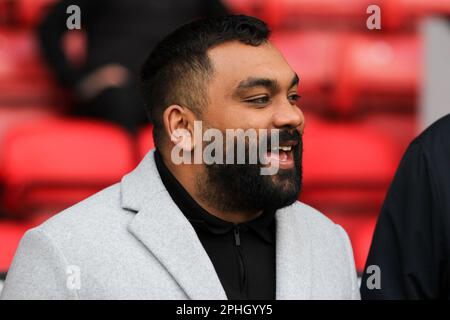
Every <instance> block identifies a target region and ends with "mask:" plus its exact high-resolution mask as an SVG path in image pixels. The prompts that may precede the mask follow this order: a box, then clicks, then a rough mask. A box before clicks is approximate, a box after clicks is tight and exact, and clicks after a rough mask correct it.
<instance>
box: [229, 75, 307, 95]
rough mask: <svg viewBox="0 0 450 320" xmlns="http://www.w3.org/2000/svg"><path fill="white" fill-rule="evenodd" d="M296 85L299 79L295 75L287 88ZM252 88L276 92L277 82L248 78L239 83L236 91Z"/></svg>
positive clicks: (267, 79)
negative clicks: (263, 88)
mask: <svg viewBox="0 0 450 320" xmlns="http://www.w3.org/2000/svg"><path fill="white" fill-rule="evenodd" d="M298 83H299V77H298V75H297V74H294V77H293V78H292V81H291V85H290V86H289V88H292V87H293V86H295V85H297V84H298ZM254 87H265V88H267V89H269V90H271V91H276V90H277V89H278V88H279V84H278V81H277V80H274V79H269V78H254V77H249V78H247V79H245V80H242V81H241V82H239V85H238V86H237V90H241V89H250V88H254Z"/></svg>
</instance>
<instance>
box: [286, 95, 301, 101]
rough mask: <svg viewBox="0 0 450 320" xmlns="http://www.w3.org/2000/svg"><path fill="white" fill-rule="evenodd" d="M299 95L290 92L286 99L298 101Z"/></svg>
mask: <svg viewBox="0 0 450 320" xmlns="http://www.w3.org/2000/svg"><path fill="white" fill-rule="evenodd" d="M300 98H301V96H299V95H298V94H292V95H290V96H289V97H288V99H289V100H290V101H292V102H294V103H296V102H298V100H300Z"/></svg>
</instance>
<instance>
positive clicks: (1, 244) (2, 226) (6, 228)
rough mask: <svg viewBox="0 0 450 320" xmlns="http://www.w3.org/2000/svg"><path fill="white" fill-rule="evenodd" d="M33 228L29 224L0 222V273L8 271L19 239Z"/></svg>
mask: <svg viewBox="0 0 450 320" xmlns="http://www.w3.org/2000/svg"><path fill="white" fill-rule="evenodd" d="M33 226H34V225H33V224H31V223H29V222H18V221H7V220H0V273H6V272H7V271H8V269H9V266H10V265H11V262H12V260H13V257H14V254H15V252H16V249H17V247H18V245H19V242H20V239H21V238H22V236H23V235H24V233H25V232H26V231H27V230H28V229H30V228H32V227H33Z"/></svg>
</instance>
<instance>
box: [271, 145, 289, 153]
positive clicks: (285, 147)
mask: <svg viewBox="0 0 450 320" xmlns="http://www.w3.org/2000/svg"><path fill="white" fill-rule="evenodd" d="M279 149H281V150H283V151H286V152H288V151H291V150H292V146H283V147H278V148H273V149H272V150H274V151H275V150H279Z"/></svg>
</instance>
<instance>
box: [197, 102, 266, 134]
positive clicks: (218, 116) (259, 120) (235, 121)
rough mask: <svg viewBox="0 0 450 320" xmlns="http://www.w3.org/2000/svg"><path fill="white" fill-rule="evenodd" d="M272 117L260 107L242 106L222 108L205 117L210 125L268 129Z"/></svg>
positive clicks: (222, 127) (224, 127)
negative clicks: (220, 110)
mask: <svg viewBox="0 0 450 320" xmlns="http://www.w3.org/2000/svg"><path fill="white" fill-rule="evenodd" d="M271 119H272V117H271V115H270V114H269V112H266V111H265V110H262V109H254V108H245V107H243V106H237V107H229V108H226V109H225V108H224V110H223V111H222V112H216V113H215V114H214V115H210V116H208V117H207V118H205V121H208V122H209V125H211V126H212V127H215V128H218V129H220V130H225V129H250V128H252V129H269V128H271V127H272V121H271Z"/></svg>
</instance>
